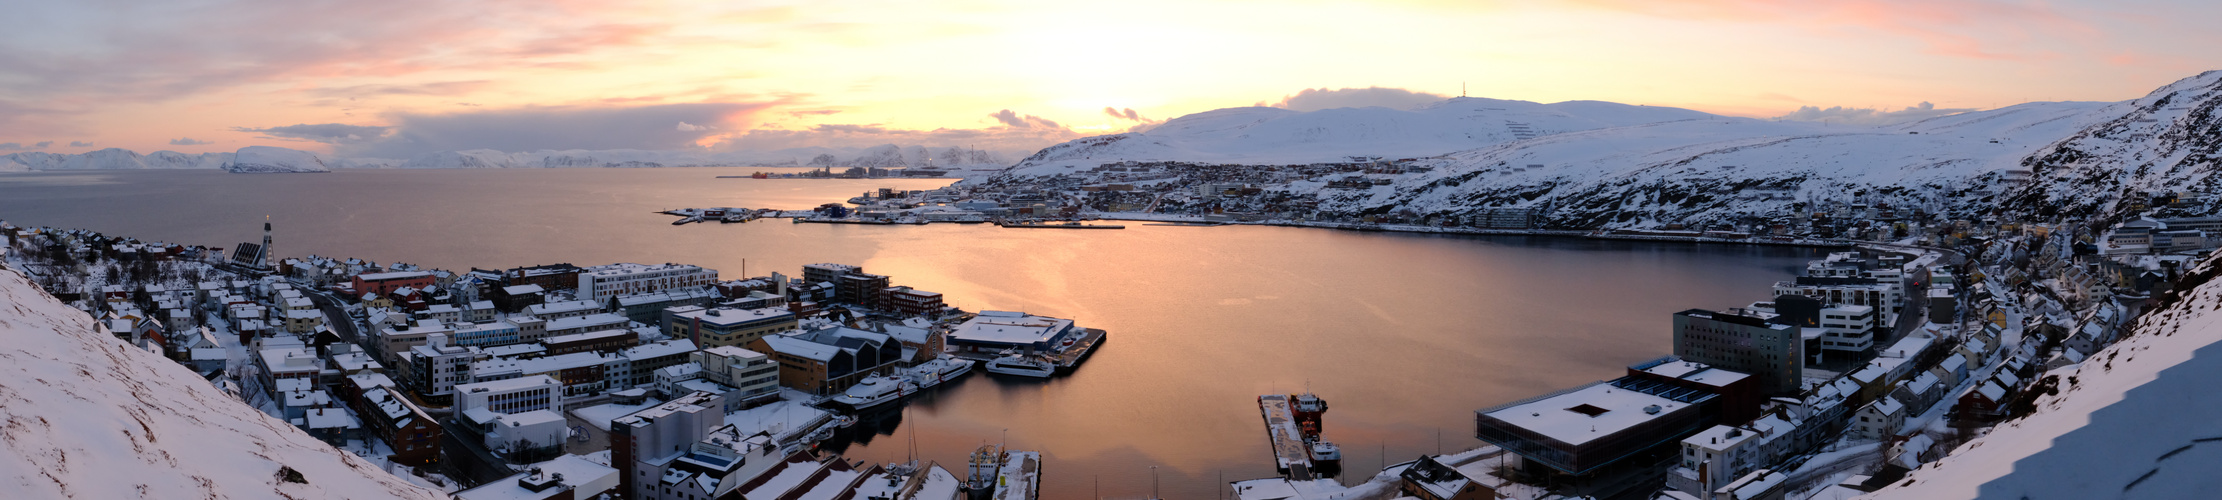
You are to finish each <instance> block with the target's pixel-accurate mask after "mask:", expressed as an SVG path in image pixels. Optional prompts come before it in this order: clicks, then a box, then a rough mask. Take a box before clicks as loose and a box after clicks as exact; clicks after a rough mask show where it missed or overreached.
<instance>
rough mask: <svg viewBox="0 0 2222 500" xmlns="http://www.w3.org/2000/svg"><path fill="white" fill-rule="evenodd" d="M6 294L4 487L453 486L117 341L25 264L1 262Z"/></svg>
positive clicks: (188, 490) (241, 489)
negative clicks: (299, 424)
mask: <svg viewBox="0 0 2222 500" xmlns="http://www.w3.org/2000/svg"><path fill="white" fill-rule="evenodd" d="M0 304H5V307H0V339H4V340H5V341H0V360H4V362H0V481H6V482H5V483H0V484H4V486H5V487H6V488H7V491H6V492H5V493H0V496H4V497H7V498H81V499H93V498H207V499H227V498H257V499H260V498H365V499H372V498H375V499H393V498H421V499H427V500H430V499H438V498H445V497H446V495H444V494H442V493H440V492H436V491H431V490H426V489H422V488H419V487H416V486H412V485H410V484H409V483H407V482H405V481H403V480H402V479H401V478H400V477H397V476H394V475H392V474H389V473H386V472H384V471H381V470H379V469H378V467H377V466H375V465H372V464H371V463H370V462H368V461H365V460H363V459H362V458H359V457H356V456H354V455H351V454H348V453H345V452H341V451H339V450H337V449H334V448H332V447H331V446H329V445H326V444H324V443H323V442H321V441H318V440H316V439H315V438H313V437H310V436H309V435H308V434H307V433H304V432H301V431H300V430H299V429H297V428H294V427H293V426H291V425H287V424H286V423H285V422H281V421H278V420H277V419H273V418H270V417H269V416H268V415H265V414H263V413H262V412H260V411H256V410H255V409H253V408H249V407H247V405H245V404H243V403H240V402H239V401H237V400H234V399H231V398H230V397H228V396H226V395H224V393H223V392H222V391H219V390H217V389H216V387H215V386H213V385H211V384H209V383H208V382H207V381H204V380H202V379H201V378H200V377H199V376H197V375H195V374H194V373H193V372H192V370H188V369H186V368H185V367H184V366H183V365H179V364H177V362H174V361H170V360H169V359H165V358H163V357H162V356H159V355H156V354H154V353H151V352H147V351H145V350H141V349H138V348H134V347H132V346H131V345H129V344H126V343H124V342H122V341H119V340H117V339H116V337H115V336H113V335H111V334H109V333H107V332H106V331H104V330H102V329H99V328H98V326H97V324H96V323H95V322H94V321H93V320H92V319H91V318H89V317H86V316H85V314H84V313H81V312H78V311H77V310H75V309H71V308H70V307H68V306H66V305H63V304H62V303H61V302H59V301H56V300H54V298H53V297H52V296H50V295H47V294H46V292H44V291H41V290H39V288H38V286H36V285H33V284H32V283H31V282H30V281H29V280H26V279H25V278H24V277H23V275H22V274H18V273H17V272H15V271H14V270H9V269H4V268H0ZM281 467H290V468H292V469H293V470H294V471H297V472H299V473H300V476H299V479H300V480H301V481H302V482H291V481H287V480H285V479H284V478H282V477H281V475H280V474H279V471H280V468H281Z"/></svg>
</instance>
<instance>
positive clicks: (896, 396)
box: [833, 377, 918, 411]
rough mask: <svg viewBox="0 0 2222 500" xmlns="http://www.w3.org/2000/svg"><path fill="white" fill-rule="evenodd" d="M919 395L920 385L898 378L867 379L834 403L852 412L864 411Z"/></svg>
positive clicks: (835, 397) (834, 400)
mask: <svg viewBox="0 0 2222 500" xmlns="http://www.w3.org/2000/svg"><path fill="white" fill-rule="evenodd" d="M917 393H918V385H917V384H913V383H911V381H909V380H904V379H902V378H898V377H866V378H865V379H864V380H863V381H861V382H857V384H856V385H855V386H852V387H849V390H847V391H843V392H842V393H841V395H839V396H834V397H833V403H834V404H836V405H840V406H843V407H847V408H848V409H849V410H851V411H864V410H866V409H870V408H877V407H879V406H880V405H885V404H888V403H892V402H895V401H897V400H901V399H903V398H904V397H907V396H910V395H912V394H917Z"/></svg>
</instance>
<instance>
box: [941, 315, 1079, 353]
mask: <svg viewBox="0 0 2222 500" xmlns="http://www.w3.org/2000/svg"><path fill="white" fill-rule="evenodd" d="M1083 333H1084V332H1083V329H1082V328H1079V327H1076V326H1074V325H1073V321H1072V320H1069V319H1063V318H1051V317H1047V316H1035V315H1031V314H1026V313H1022V312H1011V311H980V314H979V315H977V316H973V317H972V319H969V320H965V322H964V323H963V324H959V325H957V327H956V328H955V329H952V330H950V331H949V335H948V343H949V345H951V346H955V347H956V348H957V349H959V350H962V351H968V352H984V353H995V352H1002V351H1005V350H1012V349H1016V350H1020V351H1028V352H1037V353H1043V352H1056V351H1059V350H1061V348H1062V347H1063V343H1064V342H1065V341H1066V340H1071V339H1078V338H1079V337H1080V336H1081V335H1082V334H1083Z"/></svg>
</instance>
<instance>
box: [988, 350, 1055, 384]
mask: <svg viewBox="0 0 2222 500" xmlns="http://www.w3.org/2000/svg"><path fill="white" fill-rule="evenodd" d="M987 370H988V373H999V374H1003V375H1017V376H1021V377H1036V378H1049V376H1050V375H1055V374H1057V365H1056V364H1054V363H1050V362H1049V360H1046V359H1042V358H1041V357H1039V356H1028V355H1023V354H1010V355H1006V356H1003V357H1000V358H995V360H994V361H989V362H988V368H987Z"/></svg>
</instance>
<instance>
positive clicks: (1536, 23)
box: [0, 0, 2222, 158]
mask: <svg viewBox="0 0 2222 500" xmlns="http://www.w3.org/2000/svg"><path fill="white" fill-rule="evenodd" d="M8 9H9V10H10V15H9V17H10V18H11V21H10V22H8V23H6V28H5V29H0V153H7V152H15V151H47V152H56V153H75V152H83V151H89V150H93V149H99V148H108V147H121V148H127V149H132V150H136V151H140V152H150V151H154V150H172V151H180V152H185V153H200V152H217V151H232V150H236V149H238V148H240V147H243V146H249V145H272V146H284V147H292V148H296V149H304V150H311V151H318V152H321V153H325V154H329V155H337V156H354V157H382V158H408V157H411V156H414V155H417V154H423V153H426V152H432V151H444V150H457V149H475V148H491V149H500V150H504V151H530V150H536V149H686V150H700V151H740V150H778V149H787V148H801V147H865V146H871V145H876V144H883V143H894V144H903V145H926V146H933V147H948V146H969V147H977V148H984V149H991V150H1032V149H1037V148H1040V147H1043V146H1047V145H1049V144H1054V143H1056V142H1061V141H1065V140H1070V139H1074V138H1079V137H1085V136H1090V135H1099V134H1107V133H1118V132H1125V131H1128V130H1134V129H1135V128H1136V127H1138V126H1141V127H1146V126H1148V125H1149V124H1153V123H1157V122H1161V121H1163V120H1165V119H1169V118H1173V117H1178V116H1181V115H1185V114H1189V113H1196V112H1201V111H1208V110H1211V109H1217V108H1225V107H1236V106H1252V105H1266V106H1283V107H1291V108H1295V109H1316V108H1319V107H1337V106H1363V105H1385V106H1392V107H1401V106H1410V105H1412V104H1414V103H1424V102H1428V101H1432V100H1436V99H1440V98H1443V97H1449V96H1457V95H1460V94H1462V93H1463V94H1465V95H1471V96H1476V97H1491V98H1498V99H1519V100H1530V101H1537V102H1557V101H1566V100H1604V101H1613V102H1621V103H1627V104H1647V105H1655V106H1677V107H1684V108H1690V109H1696V110H1700V111H1706V112H1711V113H1717V114H1723V115H1732V116H1747V117H1766V118H1773V117H1783V118H1787V119H1831V118H1834V119H1846V120H1870V121H1878V120H1890V119H1894V118H1899V117H1910V116H1926V115H1933V114H1940V113H1949V112H1956V111H1959V110H1965V109H1987V108H1995V107H2001V106H2006V105H2011V104H2015V103H2020V102H2027V101H2056V100H2082V101H2117V100H2125V99H2132V98H2136V97H2139V96H2142V95H2144V94H2145V93H2146V92H2149V91H2151V90H2152V89H2154V88H2156V87H2159V86H2161V85H2165V84H2167V83H2169V82H2172V81H2175V80H2177V79H2181V78H2185V77H2189V76H2192V75H2195V74H2197V73H2199V72H2200V71H2204V70H2208V69H2217V68H2222V51H2215V50H2213V49H2212V48H2213V47H2216V46H2218V45H2222V30H2215V29H2212V26H2211V24H2212V23H2211V20H2213V19H2218V18H2222V2H2212V1H2151V0H2115V1H2107V2H2099V1H2084V0H2075V1H2050V2H2022V1H1982V0H1904V1H1901V0H1805V1H1762V0H1643V1H1606V0H1576V1H1559V2H1552V1H1490V0H1481V1H1458V2H1436V1H1416V0H1415V1H1377V2H1363V3H1361V2H1313V1H1305V0H1274V1H1249V0H1125V1H1119V2H1043V1H1038V0H1035V1H1002V0H958V1H940V2H915V1H913V2H896V1H849V0H816V1H802V2H771V1H720V2H667V1H638V2H635V1H579V0H491V1H476V2H458V1H452V0H380V1H375V2H363V1H326V0H300V1H235V0H166V1H162V2H148V1H109V0H85V1H71V2H24V3H16V4H14V5H11V6H10V7H8Z"/></svg>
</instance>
